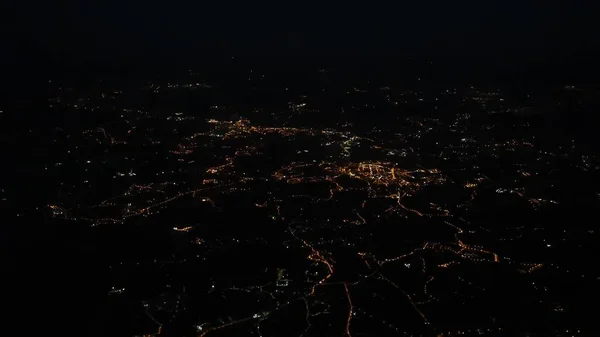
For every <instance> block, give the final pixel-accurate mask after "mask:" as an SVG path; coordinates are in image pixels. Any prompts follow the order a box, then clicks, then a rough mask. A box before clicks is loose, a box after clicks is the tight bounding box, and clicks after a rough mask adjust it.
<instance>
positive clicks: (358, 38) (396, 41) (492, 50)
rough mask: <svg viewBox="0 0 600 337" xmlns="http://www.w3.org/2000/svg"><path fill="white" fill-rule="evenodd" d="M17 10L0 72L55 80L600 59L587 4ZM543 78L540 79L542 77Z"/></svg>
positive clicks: (73, 5)
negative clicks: (235, 69) (44, 74)
mask: <svg viewBox="0 0 600 337" xmlns="http://www.w3.org/2000/svg"><path fill="white" fill-rule="evenodd" d="M60 3H61V4H60V5H57V4H56V2H46V1H20V2H18V3H17V4H14V5H13V7H12V8H11V9H9V11H8V13H14V15H12V20H13V22H12V25H11V28H10V29H9V31H10V32H12V33H13V34H10V35H11V36H10V37H9V41H10V42H12V43H13V44H14V45H15V48H13V49H11V50H12V51H8V52H6V54H5V55H2V58H3V62H4V61H6V62H8V64H16V63H23V61H25V60H26V61H30V64H33V66H34V67H38V68H39V69H45V70H48V69H50V70H52V69H54V70H56V69H62V68H64V67H67V68H70V69H77V70H82V71H83V70H86V69H92V68H95V67H96V68H98V67H99V68H103V69H108V68H118V69H123V68H135V67H141V66H142V65H143V66H154V67H165V68H169V67H171V66H173V65H174V64H179V65H180V66H185V67H187V66H189V67H193V66H197V65H199V64H201V63H203V62H204V63H206V62H216V61H219V60H221V59H226V58H229V57H230V56H236V57H238V58H239V59H243V60H246V61H248V62H249V63H262V64H271V65H273V64H290V63H292V64H309V63H315V64H317V63H320V62H321V63H330V64H336V63H340V62H341V63H344V62H345V63H352V62H359V63H361V64H369V63H375V62H377V63H380V64H381V62H383V64H393V63H394V62H398V60H399V58H400V57H406V56H407V55H408V56H411V57H416V58H423V59H427V60H431V61H435V62H437V63H438V64H442V65H443V66H448V67H449V66H451V65H453V64H460V65H461V66H468V67H470V68H473V69H479V68H482V67H496V68H503V67H511V66H517V65H518V66H527V65H530V64H538V65H544V66H545V67H547V68H558V69H566V68H569V67H572V66H574V65H577V66H578V67H580V70H581V69H583V65H584V64H585V65H586V66H589V65H592V64H593V63H594V62H593V60H594V59H595V58H596V56H598V55H599V54H600V53H599V51H600V39H598V38H597V37H598V32H599V31H600V30H599V29H598V23H597V20H595V16H596V14H597V13H598V11H597V8H593V7H598V6H597V5H593V4H592V2H591V1H579V0H576V1H510V2H507V1H410V2H406V1H403V2H401V4H395V5H393V4H386V5H383V4H381V5H376V4H373V3H367V2H354V3H349V2H346V3H344V4H328V5H324V4H309V3H306V2H295V3H290V2H280V3H278V4H270V5H266V4H259V3H257V2H241V1H239V2H193V3H191V2H185V4H184V3H180V2H178V3H174V2H167V1H131V0H129V1H112V0H111V1H94V2H91V1H86V2H83V1H62V2H60ZM544 69H546V68H544Z"/></svg>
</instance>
